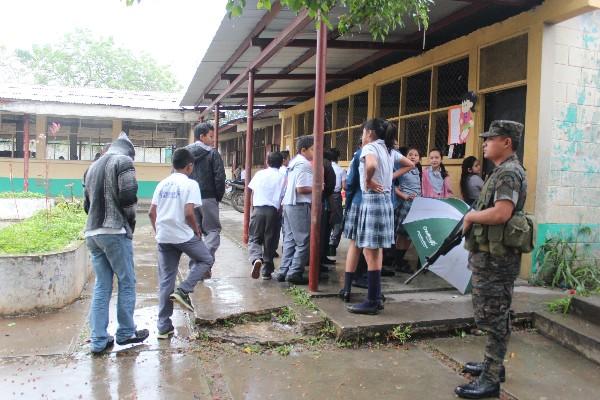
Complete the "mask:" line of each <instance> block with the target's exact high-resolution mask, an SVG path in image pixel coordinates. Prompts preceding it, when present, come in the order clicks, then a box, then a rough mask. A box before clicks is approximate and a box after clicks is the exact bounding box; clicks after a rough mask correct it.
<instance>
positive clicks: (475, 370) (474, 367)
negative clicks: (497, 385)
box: [462, 362, 506, 382]
mask: <svg viewBox="0 0 600 400" xmlns="http://www.w3.org/2000/svg"><path fill="white" fill-rule="evenodd" d="M484 367H485V364H484V363H483V362H468V363H466V364H465V366H464V368H463V370H462V372H464V373H465V374H470V375H473V376H479V375H481V373H482V372H483V369H484ZM504 381H506V370H505V369H504V365H502V366H501V367H500V382H504Z"/></svg>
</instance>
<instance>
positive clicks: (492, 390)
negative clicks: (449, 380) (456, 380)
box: [454, 373, 500, 399]
mask: <svg viewBox="0 0 600 400" xmlns="http://www.w3.org/2000/svg"><path fill="white" fill-rule="evenodd" d="M454 393H456V395H457V396H458V397H460V398H463V399H486V398H489V397H499V396H500V383H498V382H494V381H492V380H491V379H490V378H489V377H488V375H487V373H483V374H482V375H481V376H480V377H479V378H477V379H476V380H474V381H473V382H471V383H467V384H464V385H460V386H458V387H457V388H456V389H454Z"/></svg>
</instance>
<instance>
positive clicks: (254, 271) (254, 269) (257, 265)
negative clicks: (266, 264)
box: [251, 258, 263, 279]
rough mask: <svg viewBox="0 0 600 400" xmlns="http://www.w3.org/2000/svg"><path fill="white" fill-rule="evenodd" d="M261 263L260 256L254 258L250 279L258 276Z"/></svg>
mask: <svg viewBox="0 0 600 400" xmlns="http://www.w3.org/2000/svg"><path fill="white" fill-rule="evenodd" d="M262 265H263V262H262V260H261V259H260V258H257V259H256V260H254V262H253V263H252V274H251V276H252V279H258V277H259V276H260V268H261V267H262Z"/></svg>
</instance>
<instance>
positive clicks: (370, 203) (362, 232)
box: [356, 193, 395, 249]
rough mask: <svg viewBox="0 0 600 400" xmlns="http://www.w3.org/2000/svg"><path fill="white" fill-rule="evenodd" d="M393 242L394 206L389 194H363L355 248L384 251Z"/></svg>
mask: <svg viewBox="0 0 600 400" xmlns="http://www.w3.org/2000/svg"><path fill="white" fill-rule="evenodd" d="M394 242H395V240H394V206H393V205H392V199H391V196H390V194H389V193H363V195H362V203H361V204H360V211H359V213H358V232H357V239H356V247H359V248H361V249H363V248H367V249H385V248H389V247H392V245H393V244H394Z"/></svg>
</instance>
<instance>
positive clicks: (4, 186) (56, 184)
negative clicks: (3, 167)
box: [0, 177, 158, 199]
mask: <svg viewBox="0 0 600 400" xmlns="http://www.w3.org/2000/svg"><path fill="white" fill-rule="evenodd" d="M71 185H72V187H71ZM156 185H158V182H154V181H138V198H140V199H151V198H152V194H153V193H154V189H156ZM48 186H49V187H48V189H49V192H50V196H52V197H60V196H64V197H71V194H72V195H73V196H75V197H83V186H82V181H81V179H50V180H49V182H48ZM21 191H23V178H13V180H12V182H11V181H10V179H9V178H7V177H0V192H21ZM29 191H30V192H36V193H46V182H45V180H43V179H35V178H33V179H31V178H30V179H29Z"/></svg>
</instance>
